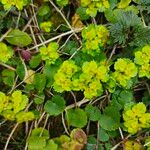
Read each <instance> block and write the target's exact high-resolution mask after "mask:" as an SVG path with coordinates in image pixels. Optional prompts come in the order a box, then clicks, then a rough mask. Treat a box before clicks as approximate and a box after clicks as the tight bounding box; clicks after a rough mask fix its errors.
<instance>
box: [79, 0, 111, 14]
mask: <svg viewBox="0 0 150 150" xmlns="http://www.w3.org/2000/svg"><path fill="white" fill-rule="evenodd" d="M81 6H82V7H85V8H86V13H87V14H88V15H90V16H92V17H95V16H96V14H97V12H102V11H104V10H105V9H107V8H109V7H110V4H109V1H108V0H97V1H95V0H81Z"/></svg>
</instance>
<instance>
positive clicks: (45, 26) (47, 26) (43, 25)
mask: <svg viewBox="0 0 150 150" xmlns="http://www.w3.org/2000/svg"><path fill="white" fill-rule="evenodd" d="M40 28H41V29H42V30H43V31H44V32H50V31H51V28H52V22H51V21H45V22H41V23H40Z"/></svg>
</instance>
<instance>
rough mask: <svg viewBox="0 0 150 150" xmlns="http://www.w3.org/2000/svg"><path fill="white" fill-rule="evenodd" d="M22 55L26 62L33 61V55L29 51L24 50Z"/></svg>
mask: <svg viewBox="0 0 150 150" xmlns="http://www.w3.org/2000/svg"><path fill="white" fill-rule="evenodd" d="M20 54H21V57H22V58H23V59H24V60H25V61H29V60H30V59H31V53H30V52H29V51H26V50H22V51H21V53H20Z"/></svg>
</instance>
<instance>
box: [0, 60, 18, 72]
mask: <svg viewBox="0 0 150 150" xmlns="http://www.w3.org/2000/svg"><path fill="white" fill-rule="evenodd" d="M0 65H2V66H4V67H6V68H8V69H10V70H12V71H16V69H15V68H13V67H11V66H9V65H7V64H5V63H2V62H0Z"/></svg>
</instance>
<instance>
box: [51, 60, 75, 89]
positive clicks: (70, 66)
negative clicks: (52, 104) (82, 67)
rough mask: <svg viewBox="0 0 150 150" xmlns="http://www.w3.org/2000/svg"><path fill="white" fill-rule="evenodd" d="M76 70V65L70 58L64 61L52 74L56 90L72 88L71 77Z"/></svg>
mask: <svg viewBox="0 0 150 150" xmlns="http://www.w3.org/2000/svg"><path fill="white" fill-rule="evenodd" d="M77 71H78V67H77V66H76V65H75V62H74V61H72V60H67V61H64V62H63V64H62V65H61V66H60V68H59V70H58V71H57V73H56V74H55V76H54V80H55V82H54V84H53V86H54V89H55V91H57V92H63V91H71V90H72V77H73V75H74V74H75V73H76V72H77Z"/></svg>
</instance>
